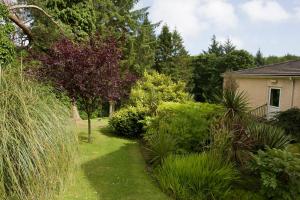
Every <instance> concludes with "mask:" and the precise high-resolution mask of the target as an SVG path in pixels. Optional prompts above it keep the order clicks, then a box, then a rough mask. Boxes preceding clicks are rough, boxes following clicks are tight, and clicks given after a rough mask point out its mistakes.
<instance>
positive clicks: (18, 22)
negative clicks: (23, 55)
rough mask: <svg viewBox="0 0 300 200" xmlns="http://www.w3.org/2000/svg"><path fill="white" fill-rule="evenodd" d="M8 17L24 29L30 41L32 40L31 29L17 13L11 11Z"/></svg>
mask: <svg viewBox="0 0 300 200" xmlns="http://www.w3.org/2000/svg"><path fill="white" fill-rule="evenodd" d="M8 18H9V19H10V20H11V21H13V22H14V23H15V24H16V25H17V26H18V27H20V28H21V29H22V31H23V32H24V33H25V34H26V35H27V36H28V40H29V43H30V42H31V40H32V38H33V36H32V32H31V30H30V29H29V28H28V27H27V26H26V25H25V24H24V22H23V21H22V20H20V19H19V18H18V17H17V16H16V15H14V14H12V13H10V14H9V15H8Z"/></svg>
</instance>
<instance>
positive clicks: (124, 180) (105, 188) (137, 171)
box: [81, 143, 164, 200]
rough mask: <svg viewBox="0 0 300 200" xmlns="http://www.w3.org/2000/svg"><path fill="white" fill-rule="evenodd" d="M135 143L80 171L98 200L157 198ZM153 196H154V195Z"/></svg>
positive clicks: (91, 163)
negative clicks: (92, 188)
mask: <svg viewBox="0 0 300 200" xmlns="http://www.w3.org/2000/svg"><path fill="white" fill-rule="evenodd" d="M137 148H138V147H137V144H136V143H129V144H126V145H125V146H122V147H121V148H120V149H119V150H117V151H115V152H112V153H110V154H107V155H104V156H102V157H99V158H97V159H95V160H92V161H89V162H87V163H84V164H83V165H82V166H81V167H82V169H83V171H84V173H85V175H86V177H87V178H88V180H89V182H90V184H91V185H92V186H93V187H94V189H95V191H96V192H97V195H98V198H99V199H101V200H117V199H120V200H121V199H122V200H140V199H143V200H152V199H153V200H154V199H164V198H159V197H161V196H158V198H156V197H155V195H159V192H160V191H159V189H158V188H156V186H155V185H154V183H153V181H152V180H151V178H150V177H148V175H147V174H146V172H145V169H144V168H145V165H144V162H143V160H142V158H141V155H140V152H139V151H138V150H137ZM155 193H156V194H155Z"/></svg>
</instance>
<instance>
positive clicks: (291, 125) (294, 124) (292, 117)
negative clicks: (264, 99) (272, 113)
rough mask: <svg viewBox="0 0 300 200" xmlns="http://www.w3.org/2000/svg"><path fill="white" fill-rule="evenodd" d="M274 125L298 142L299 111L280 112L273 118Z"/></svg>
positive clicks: (299, 132)
mask: <svg viewBox="0 0 300 200" xmlns="http://www.w3.org/2000/svg"><path fill="white" fill-rule="evenodd" d="M275 122H276V125H277V126H279V127H281V128H283V129H284V130H285V131H286V133H288V134H291V135H293V136H294V137H295V138H297V139H298V140H300V109H299V108H291V109H289V110H286V111H283V112H280V113H279V114H278V115H276V117H275Z"/></svg>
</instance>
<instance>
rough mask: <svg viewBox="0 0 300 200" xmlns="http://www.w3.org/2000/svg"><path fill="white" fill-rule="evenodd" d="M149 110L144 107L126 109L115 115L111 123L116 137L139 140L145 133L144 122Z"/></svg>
mask: <svg viewBox="0 0 300 200" xmlns="http://www.w3.org/2000/svg"><path fill="white" fill-rule="evenodd" d="M146 113H147V110H146V109H145V108H142V107H132V106H129V107H126V108H122V109H121V110H119V111H118V112H116V113H114V115H113V116H112V118H111V119H110V121H109V125H110V126H111V127H112V128H113V131H114V133H115V134H116V135H120V136H125V137H129V138H138V137H139V136H140V135H141V134H142V133H143V132H144V130H143V120H144V119H145V116H146Z"/></svg>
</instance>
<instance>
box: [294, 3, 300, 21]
mask: <svg viewBox="0 0 300 200" xmlns="http://www.w3.org/2000/svg"><path fill="white" fill-rule="evenodd" d="M294 10H295V17H296V19H298V20H300V6H299V7H296V8H295V9H294Z"/></svg>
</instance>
